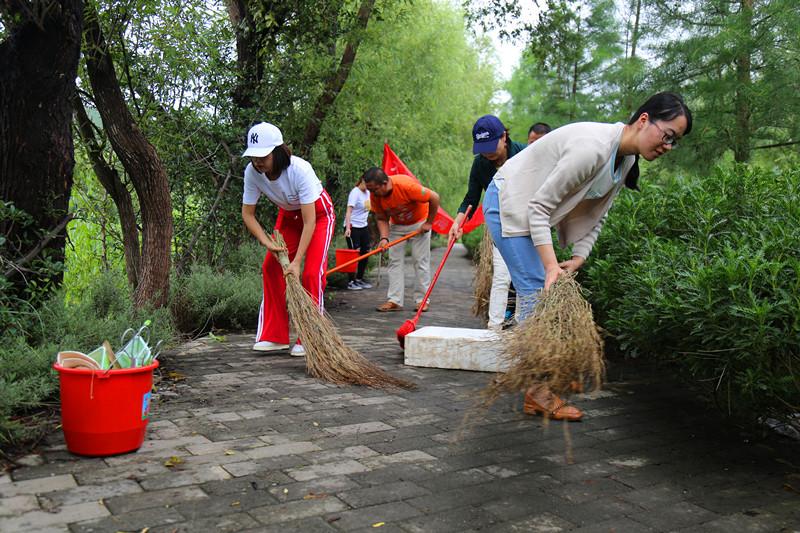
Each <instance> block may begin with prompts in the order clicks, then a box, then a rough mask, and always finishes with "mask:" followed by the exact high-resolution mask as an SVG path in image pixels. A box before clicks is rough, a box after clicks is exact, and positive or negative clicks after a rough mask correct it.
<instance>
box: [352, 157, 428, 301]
mask: <svg viewBox="0 0 800 533" xmlns="http://www.w3.org/2000/svg"><path fill="white" fill-rule="evenodd" d="M361 179H363V180H364V183H365V184H366V186H367V189H368V190H369V192H370V198H371V205H370V210H371V211H372V212H373V213H375V221H376V222H377V224H378V232H379V233H380V236H381V240H380V241H379V242H378V245H379V246H380V245H383V244H386V243H387V242H390V241H392V240H394V239H397V238H400V237H402V236H403V235H406V234H408V233H411V232H412V231H416V230H418V229H421V230H422V231H423V233H422V234H421V235H417V236H416V237H413V238H411V239H409V240H408V241H403V242H402V243H400V244H397V245H395V246H393V247H392V248H389V294H388V301H387V302H386V303H384V304H381V305H379V306H378V307H377V310H378V311H382V312H386V311H402V309H403V300H404V297H405V283H404V279H405V277H404V274H403V262H404V258H405V255H406V254H405V251H406V242H409V243H411V257H412V258H413V259H414V272H415V273H416V282H415V283H414V302H415V303H416V305H417V308H416V309H414V310H415V311H416V310H418V309H419V305H420V303H421V302H422V298H424V297H425V293H426V292H427V290H428V286H429V285H430V283H431V272H430V263H431V228H432V227H433V220H434V218H435V217H436V211H438V210H439V195H438V194H436V193H435V192H433V191H432V190H430V189H428V188H427V187H425V186H423V185H422V184H421V183H420V182H418V181H417V180H415V179H414V178H412V177H410V176H406V175H403V174H396V175H393V176H387V175H386V173H385V172H384V171H383V170H381V169H379V168H377V167H372V168H371V169H369V170H367V171H366V172H365V173H364V175H363V176H362V178H361ZM427 307H428V306H427V304H426V305H425V308H424V309H423V311H427Z"/></svg>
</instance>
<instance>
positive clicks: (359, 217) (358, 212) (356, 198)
mask: <svg viewBox="0 0 800 533" xmlns="http://www.w3.org/2000/svg"><path fill="white" fill-rule="evenodd" d="M347 207H352V208H353V211H352V213H350V225H351V226H352V227H354V228H364V227H366V225H367V217H368V216H369V191H363V192H362V191H361V189H359V188H358V187H353V190H352V191H350V195H349V196H348V197H347ZM346 226H347V219H346V218H345V227H346Z"/></svg>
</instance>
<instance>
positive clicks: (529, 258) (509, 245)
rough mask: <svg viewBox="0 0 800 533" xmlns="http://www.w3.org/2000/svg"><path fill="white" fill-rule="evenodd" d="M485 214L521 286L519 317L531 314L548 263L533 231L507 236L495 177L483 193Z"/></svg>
mask: <svg viewBox="0 0 800 533" xmlns="http://www.w3.org/2000/svg"><path fill="white" fill-rule="evenodd" d="M483 217H484V219H486V227H487V228H489V233H490V234H491V235H492V240H493V241H494V245H495V246H497V249H498V250H499V251H500V255H502V256H503V261H505V263H506V266H508V272H509V274H510V275H511V282H512V283H513V284H514V287H515V288H516V290H517V321H520V322H521V321H522V320H524V319H525V318H527V317H528V316H529V315H530V314H531V313H532V312H533V307H534V306H535V305H536V300H537V298H538V297H539V293H540V292H541V290H542V288H543V287H544V265H543V264H542V259H541V258H540V257H539V252H537V251H536V247H535V246H534V245H533V239H531V237H530V235H523V236H520V237H503V230H502V226H501V223H500V199H499V197H498V190H497V185H495V182H494V180H492V182H491V183H490V184H489V187H487V189H486V194H485V195H484V196H483Z"/></svg>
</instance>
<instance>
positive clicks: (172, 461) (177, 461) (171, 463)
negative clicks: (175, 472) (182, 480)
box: [164, 455, 184, 468]
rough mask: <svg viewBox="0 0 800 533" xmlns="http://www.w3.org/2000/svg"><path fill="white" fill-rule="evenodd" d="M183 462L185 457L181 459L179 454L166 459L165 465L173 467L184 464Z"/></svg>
mask: <svg viewBox="0 0 800 533" xmlns="http://www.w3.org/2000/svg"><path fill="white" fill-rule="evenodd" d="M183 462H184V461H183V459H181V458H180V457H178V456H177V455H173V456H172V457H170V458H169V459H167V460H166V461H164V466H166V467H167V468H172V467H173V466H177V465H182V464H183Z"/></svg>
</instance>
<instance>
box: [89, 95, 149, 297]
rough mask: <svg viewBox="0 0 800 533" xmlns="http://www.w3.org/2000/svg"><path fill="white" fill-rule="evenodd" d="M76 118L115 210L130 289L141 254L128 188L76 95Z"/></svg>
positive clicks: (96, 170)
mask: <svg viewBox="0 0 800 533" xmlns="http://www.w3.org/2000/svg"><path fill="white" fill-rule="evenodd" d="M74 105H75V114H76V120H77V122H78V132H79V133H80V136H81V139H82V140H83V143H84V144H85V145H86V151H87V152H88V154H89V159H90V160H91V162H92V168H93V169H94V173H95V175H96V176H97V179H98V181H100V184H101V185H102V186H103V188H104V189H105V190H106V192H107V193H108V195H109V196H111V199H112V200H113V201H114V205H115V206H116V207H117V213H119V223H120V227H121V228H122V247H123V250H124V254H125V272H126V273H127V274H128V283H129V284H130V286H131V288H132V289H136V287H137V286H138V285H139V270H140V268H141V263H142V256H141V252H140V250H139V229H138V228H137V227H136V211H135V209H134V207H133V199H132V198H131V193H130V192H129V191H128V188H127V187H126V186H125V184H124V183H122V180H121V179H120V177H119V173H118V172H117V169H115V168H114V167H112V166H111V165H109V164H108V163H107V162H106V161H105V159H103V149H102V147H101V146H100V144H99V143H98V142H97V139H96V137H95V135H94V129H93V126H92V123H91V121H90V120H89V116H88V115H87V114H86V110H85V109H84V108H83V102H81V100H80V98H78V97H77V96H76V97H75V99H74Z"/></svg>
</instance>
